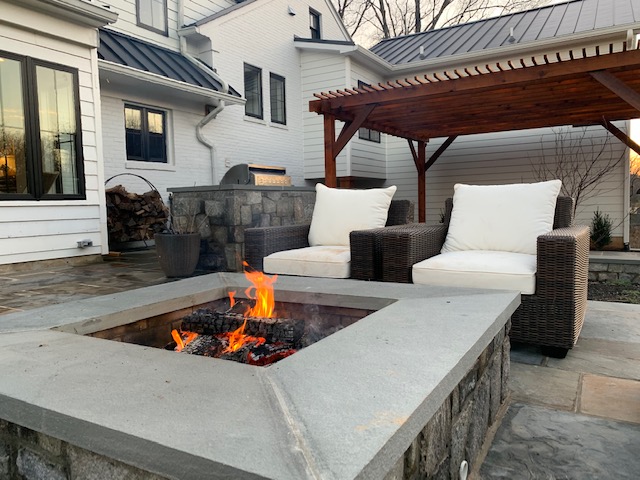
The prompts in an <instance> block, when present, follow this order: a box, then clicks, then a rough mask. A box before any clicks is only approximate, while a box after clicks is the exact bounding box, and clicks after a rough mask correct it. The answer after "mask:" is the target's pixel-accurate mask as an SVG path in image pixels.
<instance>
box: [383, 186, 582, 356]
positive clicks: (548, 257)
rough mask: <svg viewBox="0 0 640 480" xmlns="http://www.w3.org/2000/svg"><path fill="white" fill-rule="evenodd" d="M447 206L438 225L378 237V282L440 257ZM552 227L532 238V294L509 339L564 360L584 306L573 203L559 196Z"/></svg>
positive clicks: (402, 278) (403, 276) (403, 277)
mask: <svg viewBox="0 0 640 480" xmlns="http://www.w3.org/2000/svg"><path fill="white" fill-rule="evenodd" d="M452 207H453V201H452V199H448V200H447V202H446V211H445V219H444V223H443V224H439V225H423V224H413V225H410V226H409V225H407V226H405V227H404V228H403V229H396V230H393V229H390V230H388V231H386V232H384V233H382V234H381V235H382V238H381V240H380V242H381V247H380V251H381V256H382V259H381V268H382V280H383V281H386V282H411V281H412V277H411V274H412V266H413V265H414V264H415V263H418V262H420V261H422V260H424V259H426V258H430V257H432V256H434V255H437V254H439V253H440V250H441V248H442V245H443V244H444V241H445V238H446V235H447V229H448V225H449V220H450V218H451V210H452ZM553 228H554V229H553V230H552V231H551V232H549V233H548V234H546V235H541V236H539V237H538V242H537V255H536V257H537V258H536V262H537V270H536V291H535V293H534V294H533V295H522V297H521V299H522V300H521V302H522V303H521V305H520V307H519V308H518V309H517V310H516V312H515V313H514V314H513V316H512V318H511V320H512V326H511V340H512V341H513V342H522V343H529V344H534V345H539V346H541V347H543V353H544V354H546V355H549V356H554V357H557V358H564V356H565V355H566V354H567V351H568V349H570V348H572V347H573V346H574V344H575V343H576V341H577V340H578V336H579V334H580V330H581V329H582V324H583V322H584V315H585V312H586V307H587V287H588V283H587V281H588V265H589V227H587V226H574V225H573V199H571V198H568V197H559V198H558V200H557V203H556V213H555V218H554V226H553Z"/></svg>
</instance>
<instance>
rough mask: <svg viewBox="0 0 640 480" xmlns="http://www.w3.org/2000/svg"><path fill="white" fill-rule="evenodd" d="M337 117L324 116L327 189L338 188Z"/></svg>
mask: <svg viewBox="0 0 640 480" xmlns="http://www.w3.org/2000/svg"><path fill="white" fill-rule="evenodd" d="M335 146H336V117H335V116H334V115H331V114H329V113H325V115H324V183H325V185H326V186H327V187H331V188H336V187H337V186H338V176H337V173H336V157H337V154H336V152H335Z"/></svg>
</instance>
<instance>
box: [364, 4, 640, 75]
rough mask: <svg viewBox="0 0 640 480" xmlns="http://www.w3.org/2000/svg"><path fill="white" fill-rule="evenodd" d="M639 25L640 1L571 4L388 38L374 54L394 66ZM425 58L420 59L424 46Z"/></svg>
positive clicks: (378, 45)
mask: <svg viewBox="0 0 640 480" xmlns="http://www.w3.org/2000/svg"><path fill="white" fill-rule="evenodd" d="M637 22H640V0H571V1H568V2H566V3H559V4H554V5H548V6H545V7H539V8H535V9H531V10H525V11H522V12H516V13H511V14H508V15H504V16H501V17H494V18H488V19H484V20H478V21H474V22H468V23H465V24H461V25H454V26H450V27H445V28H441V29H437V30H431V31H427V32H422V33H416V34H411V35H405V36H401V37H396V38H391V39H386V40H383V41H381V42H380V43H378V44H377V45H374V46H373V47H372V48H371V51H372V52H373V53H375V54H377V55H379V56H380V57H382V58H383V59H384V60H386V61H387V62H389V63H392V64H405V63H411V62H414V61H419V60H424V59H433V58H440V57H445V56H450V55H456V54H464V53H470V52H474V51H480V50H488V49H492V48H499V47H501V46H505V45H508V44H509V43H511V42H509V32H510V28H511V27H513V29H514V36H515V38H516V42H517V43H524V42H533V41H538V40H545V39H550V38H554V37H558V36H561V35H571V34H575V33H579V32H587V31H590V30H595V29H599V28H607V27H613V26H619V25H625V24H633V23H637ZM421 46H422V47H423V48H424V54H423V55H422V56H420V55H419V50H420V47H421Z"/></svg>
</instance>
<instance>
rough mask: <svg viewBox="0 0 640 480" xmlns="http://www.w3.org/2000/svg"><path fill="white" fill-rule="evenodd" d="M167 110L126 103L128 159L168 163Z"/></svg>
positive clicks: (125, 120) (125, 121)
mask: <svg viewBox="0 0 640 480" xmlns="http://www.w3.org/2000/svg"><path fill="white" fill-rule="evenodd" d="M166 123H167V122H166V112H163V111H162V110H157V109H153V108H147V107H140V106H134V105H125V107H124V125H125V131H126V138H127V140H126V141H127V160H137V161H140V162H157V163H167V133H166V132H167V128H166Z"/></svg>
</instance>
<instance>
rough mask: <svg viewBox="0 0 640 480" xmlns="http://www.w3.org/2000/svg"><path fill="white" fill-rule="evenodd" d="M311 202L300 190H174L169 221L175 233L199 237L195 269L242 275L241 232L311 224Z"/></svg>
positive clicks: (311, 194) (312, 197)
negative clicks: (196, 233) (198, 250)
mask: <svg viewBox="0 0 640 480" xmlns="http://www.w3.org/2000/svg"><path fill="white" fill-rule="evenodd" d="M315 199H316V196H315V191H314V190H312V189H308V190H307V189H302V188H300V189H277V190H276V189H271V190H270V189H268V188H265V187H262V188H261V187H255V189H246V188H243V189H238V188H232V187H229V188H219V189H202V190H198V189H188V191H174V192H173V193H172V212H173V221H174V224H175V226H176V228H177V229H178V230H185V231H197V232H200V235H201V237H202V245H201V250H200V261H199V263H198V268H199V269H201V270H210V271H231V272H241V271H242V270H243V267H242V261H243V260H244V231H245V229H247V228H251V227H272V226H280V225H302V224H308V223H311V216H312V214H313V206H314V205H315Z"/></svg>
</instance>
